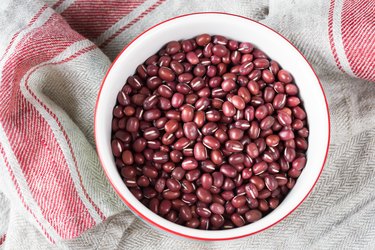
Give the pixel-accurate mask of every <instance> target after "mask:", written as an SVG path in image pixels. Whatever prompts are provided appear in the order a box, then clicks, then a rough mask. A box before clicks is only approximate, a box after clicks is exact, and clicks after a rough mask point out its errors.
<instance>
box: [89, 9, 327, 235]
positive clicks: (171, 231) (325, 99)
mask: <svg viewBox="0 0 375 250" xmlns="http://www.w3.org/2000/svg"><path fill="white" fill-rule="evenodd" d="M200 14H221V15H229V16H234V17H239V18H243V19H246V20H249V21H251V22H255V23H257V24H260V25H262V26H263V27H265V28H267V29H269V30H271V31H273V32H274V33H276V34H277V35H279V36H280V37H282V38H283V39H284V40H286V41H287V42H288V43H289V44H290V45H292V46H293V47H294V49H295V50H297V51H298V53H299V54H300V55H301V56H302V57H303V59H304V60H305V61H306V62H307V64H308V65H309V66H310V68H311V70H312V71H313V73H314V75H315V77H316V79H317V80H318V82H319V85H320V89H321V90H322V94H323V96H324V101H325V105H326V109H327V116H328V143H327V149H326V153H325V156H324V161H323V165H322V167H321V170H320V172H319V175H318V177H317V178H316V180H315V182H314V184H313V186H312V187H311V189H310V190H309V192H308V193H307V194H306V195H305V197H304V198H303V199H302V200H301V202H300V203H298V205H297V206H296V207H295V208H294V209H292V210H291V211H290V212H289V213H288V214H286V215H285V216H284V217H282V218H281V219H279V220H278V221H276V222H274V223H272V224H271V225H269V226H267V227H265V228H262V229H260V230H258V231H255V232H252V233H249V234H244V235H240V236H236V237H228V238H201V237H194V236H191V235H186V234H182V233H179V232H175V231H173V230H171V229H169V228H166V227H164V226H162V225H160V224H157V223H156V222H155V221H152V220H151V219H149V218H147V217H146V216H145V215H143V214H142V213H140V212H139V211H138V210H137V209H136V208H135V207H134V206H132V205H131V204H130V203H129V202H128V201H127V199H126V198H125V197H124V196H123V195H122V194H121V193H120V192H119V191H118V189H117V188H116V186H115V185H114V184H113V183H112V180H111V178H110V176H109V175H108V172H107V170H106V169H105V168H104V167H103V166H104V164H103V162H102V159H101V158H100V153H99V151H100V150H99V147H96V150H97V152H98V156H99V161H100V164H101V165H102V168H103V170H104V172H105V174H106V175H107V178H108V180H109V182H110V183H111V185H112V187H113V189H114V190H115V191H116V193H117V194H118V195H119V196H120V198H121V199H122V200H123V201H124V202H125V204H126V205H127V206H128V207H129V208H130V209H131V210H132V211H133V212H135V213H136V214H137V215H138V216H139V217H141V218H142V219H143V220H145V221H147V222H149V223H150V224H152V225H154V226H156V227H158V228H160V229H162V230H164V231H166V232H168V233H172V234H175V235H178V236H182V237H185V238H189V239H194V240H206V241H224V240H234V239H239V238H243V237H246V236H250V235H254V234H257V233H260V232H262V231H264V230H266V229H268V228H270V227H272V226H274V225H276V224H277V223H279V222H280V221H282V220H283V219H285V218H286V217H288V216H289V215H290V214H291V213H293V212H294V211H295V210H296V209H297V208H298V207H299V206H300V205H301V204H302V203H303V202H304V201H305V199H306V198H307V196H309V194H310V193H311V191H312V190H313V189H314V187H315V185H316V183H317V182H318V180H319V178H320V176H321V174H322V171H323V169H324V165H325V163H326V160H327V156H328V150H329V145H330V140H331V138H330V137H331V120H330V113H329V109H328V101H327V97H326V95H325V93H324V90H323V86H322V83H321V82H320V80H319V78H318V76H317V75H316V73H315V71H314V69H313V67H312V66H311V64H310V63H309V62H308V61H307V59H306V58H305V56H304V55H303V54H302V53H301V52H300V51H299V50H298V49H297V48H296V46H294V45H293V44H292V43H291V42H290V41H289V40H288V39H286V38H285V37H284V36H283V35H281V34H280V33H278V32H277V31H275V30H274V29H272V28H270V27H268V26H266V25H264V24H262V23H259V22H257V21H255V20H252V19H250V18H248V17H244V16H240V15H236V14H231V13H225V12H195V13H189V14H184V15H180V16H176V17H172V18H170V19H167V20H165V21H162V22H160V23H158V24H156V25H154V26H152V27H150V28H148V29H147V30H145V31H143V32H142V33H141V34H139V35H138V36H137V37H136V38H134V39H133V40H132V41H131V42H130V43H129V44H128V45H126V46H125V47H124V48H123V49H122V51H121V52H120V53H119V54H118V55H117V57H116V58H115V60H114V61H113V62H112V64H111V66H110V67H109V69H108V71H107V73H106V75H105V77H104V79H103V81H102V83H101V86H100V89H99V93H98V98H97V100H96V104H95V111H94V134H95V141H97V139H96V135H97V133H96V112H97V107H98V102H99V99H100V94H101V92H102V88H103V86H104V83H105V81H106V79H107V76H108V74H109V72H110V71H111V69H112V67H113V65H114V64H115V63H116V61H117V59H118V58H119V57H120V56H121V55H122V53H123V52H124V51H125V50H126V49H127V48H128V47H129V46H130V45H131V44H132V43H133V42H135V41H136V40H137V39H138V38H139V37H141V36H142V35H143V34H145V33H146V32H148V31H150V30H151V29H153V28H155V27H157V26H159V25H161V24H164V23H166V22H169V21H172V20H174V19H178V18H181V17H186V16H192V15H200Z"/></svg>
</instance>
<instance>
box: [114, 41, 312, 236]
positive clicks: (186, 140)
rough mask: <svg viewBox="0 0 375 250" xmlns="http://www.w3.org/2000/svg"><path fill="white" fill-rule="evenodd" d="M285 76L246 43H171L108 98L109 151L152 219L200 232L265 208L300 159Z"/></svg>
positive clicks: (295, 114) (299, 130) (300, 126)
mask: <svg viewBox="0 0 375 250" xmlns="http://www.w3.org/2000/svg"><path fill="white" fill-rule="evenodd" d="M308 136H309V129H308V125H307V114H306V112H305V110H304V107H303V100H302V99H301V97H300V96H299V90H298V87H297V85H296V84H295V83H294V80H293V76H292V74H290V73H289V72H288V71H286V70H285V69H282V68H281V66H280V65H279V64H278V63H277V62H276V61H273V60H271V59H270V58H268V57H267V55H266V54H265V53H264V52H263V51H261V50H259V49H257V48H254V46H253V45H252V44H251V43H248V42H238V41H234V40H228V39H227V38H225V37H223V36H219V35H214V36H211V35H209V34H201V35H199V36H197V37H195V38H194V39H187V40H182V41H171V42H169V43H167V44H166V45H165V46H164V47H163V48H161V50H160V51H159V52H158V53H157V54H155V55H152V56H150V57H149V58H148V59H147V60H146V61H145V62H144V63H143V64H141V65H138V66H137V68H136V70H135V74H134V75H132V76H129V77H128V79H127V81H126V84H125V85H124V87H123V88H122V90H121V91H120V92H119V93H118V95H117V102H116V105H115V106H114V109H113V120H112V140H111V146H112V153H113V156H114V159H115V163H116V166H117V168H118V169H119V173H120V175H121V177H122V178H123V181H124V183H125V184H126V185H127V186H128V188H129V190H130V191H131V193H132V194H133V195H134V197H136V198H137V199H138V200H140V201H141V202H142V203H143V204H144V205H146V206H147V207H148V208H149V209H150V210H151V211H153V212H154V213H156V214H158V215H160V216H162V217H164V218H166V219H168V220H170V221H172V222H174V223H178V224H181V225H184V226H187V227H191V228H199V229H201V230H219V229H231V228H234V227H241V226H244V225H246V224H249V223H253V222H255V221H257V220H260V219H261V218H262V217H264V216H266V215H267V214H268V213H270V212H271V211H272V210H273V209H275V208H276V207H277V206H278V205H279V204H280V203H281V202H282V201H283V199H284V198H285V196H286V195H287V194H288V192H289V190H290V189H292V188H293V187H294V185H295V183H296V179H297V178H298V177H299V176H300V175H301V173H302V171H303V169H304V168H305V166H306V163H307V161H308V159H307V156H306V151H307V148H308Z"/></svg>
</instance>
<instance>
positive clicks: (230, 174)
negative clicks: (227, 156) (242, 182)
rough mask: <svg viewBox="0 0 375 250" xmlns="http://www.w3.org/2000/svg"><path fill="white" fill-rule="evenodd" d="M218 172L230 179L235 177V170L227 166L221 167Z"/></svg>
mask: <svg viewBox="0 0 375 250" xmlns="http://www.w3.org/2000/svg"><path fill="white" fill-rule="evenodd" d="M220 172H221V173H222V174H223V175H225V176H227V177H230V178H234V177H236V176H237V170H236V169H235V168H234V167H232V166H231V165H229V164H223V165H221V167H220Z"/></svg>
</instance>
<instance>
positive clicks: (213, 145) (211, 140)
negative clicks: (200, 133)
mask: <svg viewBox="0 0 375 250" xmlns="http://www.w3.org/2000/svg"><path fill="white" fill-rule="evenodd" d="M203 145H205V146H206V147H207V148H209V149H219V148H220V142H219V141H218V140H217V139H216V138H215V137H213V136H211V135H207V136H205V137H204V138H203Z"/></svg>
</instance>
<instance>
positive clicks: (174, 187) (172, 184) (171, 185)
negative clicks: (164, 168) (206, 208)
mask: <svg viewBox="0 0 375 250" xmlns="http://www.w3.org/2000/svg"><path fill="white" fill-rule="evenodd" d="M166 185H167V187H168V189H169V190H170V191H172V192H176V191H179V190H180V189H181V183H180V182H179V181H178V180H176V179H167V180H166Z"/></svg>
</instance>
